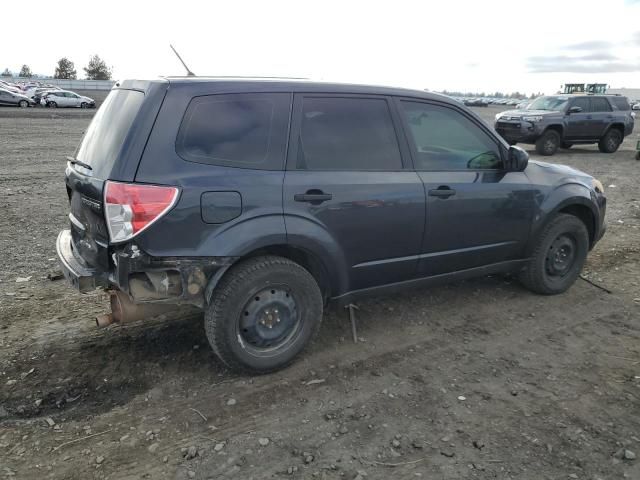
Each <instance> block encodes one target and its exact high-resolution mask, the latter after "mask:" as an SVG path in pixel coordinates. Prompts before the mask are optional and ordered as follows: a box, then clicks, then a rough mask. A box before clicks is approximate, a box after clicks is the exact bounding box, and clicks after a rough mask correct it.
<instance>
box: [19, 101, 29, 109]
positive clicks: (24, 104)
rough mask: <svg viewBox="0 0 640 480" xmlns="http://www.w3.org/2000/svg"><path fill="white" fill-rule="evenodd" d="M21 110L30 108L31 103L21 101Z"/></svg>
mask: <svg viewBox="0 0 640 480" xmlns="http://www.w3.org/2000/svg"><path fill="white" fill-rule="evenodd" d="M19 105H20V108H27V107H28V106H29V102H27V101H26V100H20V103H19Z"/></svg>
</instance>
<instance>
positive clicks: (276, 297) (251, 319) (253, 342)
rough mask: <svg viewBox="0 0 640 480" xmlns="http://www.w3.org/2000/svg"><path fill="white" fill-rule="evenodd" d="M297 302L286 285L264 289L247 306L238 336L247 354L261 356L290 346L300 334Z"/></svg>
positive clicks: (239, 320) (240, 322)
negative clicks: (251, 353)
mask: <svg viewBox="0 0 640 480" xmlns="http://www.w3.org/2000/svg"><path fill="white" fill-rule="evenodd" d="M301 326H302V321H301V316H300V312H299V309H298V305H297V302H296V300H295V298H294V296H293V294H292V293H291V290H290V289H289V288H288V287H287V286H286V285H277V286H276V285H273V286H270V287H267V288H264V289H262V290H260V291H258V292H257V293H255V294H254V295H252V296H251V298H250V299H249V300H248V301H247V302H246V303H245V305H244V307H243V308H242V310H241V311H240V316H239V319H238V323H237V335H238V338H239V339H240V340H241V343H242V346H243V348H244V349H245V350H249V351H251V352H253V353H255V354H257V355H260V354H265V353H269V352H273V351H274V350H277V349H279V348H281V347H283V346H284V345H286V344H288V343H290V341H291V339H292V338H294V337H295V336H296V335H297V334H298V333H299V331H300V327H301Z"/></svg>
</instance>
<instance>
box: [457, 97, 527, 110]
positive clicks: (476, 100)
mask: <svg viewBox="0 0 640 480" xmlns="http://www.w3.org/2000/svg"><path fill="white" fill-rule="evenodd" d="M451 98H453V99H454V100H457V101H458V102H460V103H463V104H464V105H466V106H468V107H486V106H487V105H505V106H515V107H517V108H522V107H520V105H521V104H522V105H527V104H528V103H529V100H526V99H524V100H522V99H519V98H494V97H451Z"/></svg>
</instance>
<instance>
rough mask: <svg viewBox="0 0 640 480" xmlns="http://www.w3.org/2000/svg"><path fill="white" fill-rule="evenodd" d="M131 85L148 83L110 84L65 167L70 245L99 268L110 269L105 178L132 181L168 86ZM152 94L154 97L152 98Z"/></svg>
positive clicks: (86, 260)
mask: <svg viewBox="0 0 640 480" xmlns="http://www.w3.org/2000/svg"><path fill="white" fill-rule="evenodd" d="M134 86H138V87H141V86H142V87H144V86H146V87H147V88H114V89H113V90H112V91H111V92H110V93H109V95H108V96H107V98H106V100H105V101H104V103H103V104H102V105H101V106H100V109H99V110H98V111H97V112H96V115H95V116H94V118H93V120H92V121H91V124H90V125H89V127H88V128H87V130H86V132H85V134H84V137H83V139H82V141H81V143H80V145H79V146H78V149H77V150H76V152H75V154H74V155H73V157H69V158H68V160H69V161H68V163H67V168H66V171H65V175H66V185H67V194H68V195H69V202H70V205H71V211H70V213H69V221H70V228H71V237H72V248H73V250H74V253H75V254H76V256H79V257H80V258H81V260H83V261H84V262H85V263H86V264H88V265H89V266H91V267H94V268H97V269H101V270H109V248H108V246H109V233H108V231H107V226H106V223H105V215H104V205H103V191H104V185H105V182H106V181H107V180H117V181H124V182H130V181H133V179H134V177H135V172H136V169H137V168H138V163H139V160H140V157H141V155H142V151H143V150H144V145H145V143H146V140H147V138H148V137H149V132H150V131H151V128H152V126H153V121H155V117H156V115H157V111H158V110H159V108H160V104H161V103H162V98H163V96H164V91H166V86H163V88H157V86H156V88H155V90H154V88H150V85H149V83H148V82H147V84H146V85H137V84H136V85H134ZM151 87H153V84H151ZM159 90H162V91H159ZM154 97H155V100H158V101H155V102H154V101H152V100H153V99H154ZM158 97H159V98H158ZM154 110H155V113H154Z"/></svg>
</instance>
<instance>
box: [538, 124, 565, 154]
mask: <svg viewBox="0 0 640 480" xmlns="http://www.w3.org/2000/svg"><path fill="white" fill-rule="evenodd" d="M558 147H560V134H559V133H558V132H556V131H555V130H547V131H546V132H544V133H543V134H542V136H541V137H540V138H539V139H538V140H537V141H536V152H538V153H539V154H540V155H544V156H545V157H549V156H551V155H553V154H554V153H556V152H557V151H558Z"/></svg>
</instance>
